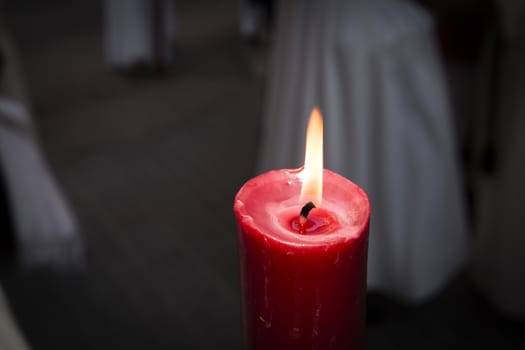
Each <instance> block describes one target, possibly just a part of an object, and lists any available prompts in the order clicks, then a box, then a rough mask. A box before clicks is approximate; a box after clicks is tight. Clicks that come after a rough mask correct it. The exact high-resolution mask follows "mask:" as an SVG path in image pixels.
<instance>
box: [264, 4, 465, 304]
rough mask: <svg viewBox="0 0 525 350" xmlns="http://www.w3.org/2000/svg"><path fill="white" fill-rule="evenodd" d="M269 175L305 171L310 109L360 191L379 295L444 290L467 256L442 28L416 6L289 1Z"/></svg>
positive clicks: (272, 99) (416, 297) (277, 59)
mask: <svg viewBox="0 0 525 350" xmlns="http://www.w3.org/2000/svg"><path fill="white" fill-rule="evenodd" d="M276 14H277V28H276V30H277V32H276V38H275V46H274V48H273V49H274V52H273V56H272V62H271V64H272V66H271V72H270V77H269V85H268V88H267V96H266V99H267V100H266V108H265V111H264V119H263V135H262V147H261V153H260V157H259V169H258V170H259V171H266V170H269V169H272V168H291V167H294V166H299V165H301V164H302V163H303V157H304V154H303V152H304V145H305V143H304V130H305V128H306V121H307V118H308V115H309V114H310V111H311V109H312V107H314V106H315V105H319V106H320V108H321V111H322V113H323V115H324V117H325V164H326V168H329V169H331V170H334V171H336V172H338V173H340V174H342V175H344V176H346V177H348V178H350V179H351V180H353V181H355V182H356V183H357V184H359V185H360V186H362V187H363V188H364V189H365V190H366V191H367V193H368V194H369V196H370V199H371V203H372V218H371V228H370V246H369V258H368V286H369V290H370V291H374V292H386V293H387V294H388V295H390V296H397V297H400V298H402V299H404V300H406V301H412V302H418V301H423V300H426V299H427V298H429V297H430V296H432V295H433V293H435V292H437V291H438V290H439V288H440V287H442V286H443V285H444V284H445V283H446V282H447V280H448V278H449V277H451V276H452V275H453V274H454V273H456V272H457V271H458V270H459V269H461V268H462V267H463V264H464V262H465V260H466V257H467V253H468V252H467V250H468V249H467V225H466V215H465V207H464V198H463V195H464V193H463V191H462V188H461V179H460V173H459V166H458V159H457V149H456V144H455V142H456V138H455V135H454V130H453V122H452V117H451V112H450V109H449V101H448V96H447V92H446V89H445V83H444V75H443V72H442V67H441V64H440V62H439V60H438V54H437V52H436V49H435V47H434V42H433V23H432V21H431V18H430V17H429V16H428V15H427V13H426V12H425V11H424V10H423V9H422V8H420V7H418V6H417V5H415V4H414V3H412V2H409V1H392V0H366V1H365V0H349V1H348V0H330V1H300V0H291V1H281V2H280V6H279V7H278V10H277V12H276Z"/></svg>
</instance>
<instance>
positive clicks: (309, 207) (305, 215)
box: [299, 202, 315, 223]
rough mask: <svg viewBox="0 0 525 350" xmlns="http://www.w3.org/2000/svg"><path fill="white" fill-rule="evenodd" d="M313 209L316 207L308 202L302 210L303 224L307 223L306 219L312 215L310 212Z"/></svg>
mask: <svg viewBox="0 0 525 350" xmlns="http://www.w3.org/2000/svg"><path fill="white" fill-rule="evenodd" d="M313 208H315V205H314V203H312V202H308V203H306V204H305V205H304V207H303V208H302V209H301V214H300V218H299V220H300V221H301V223H305V222H306V218H308V214H309V213H310V210H312V209H313Z"/></svg>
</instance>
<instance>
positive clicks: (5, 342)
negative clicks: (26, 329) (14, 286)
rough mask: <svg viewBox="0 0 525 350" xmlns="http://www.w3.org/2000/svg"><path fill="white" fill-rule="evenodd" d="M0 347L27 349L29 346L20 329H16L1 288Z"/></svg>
mask: <svg viewBox="0 0 525 350" xmlns="http://www.w3.org/2000/svg"><path fill="white" fill-rule="evenodd" d="M0 349H2V350H28V349H29V346H28V345H27V343H26V342H25V340H24V338H23V336H22V334H21V333H20V330H19V329H18V327H17V325H16V323H15V321H14V319H13V316H12V315H11V311H10V309H9V306H8V304H7V300H5V298H4V295H3V291H2V288H0Z"/></svg>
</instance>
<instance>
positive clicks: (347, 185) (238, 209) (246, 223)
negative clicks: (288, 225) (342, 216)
mask: <svg viewBox="0 0 525 350" xmlns="http://www.w3.org/2000/svg"><path fill="white" fill-rule="evenodd" d="M301 171H302V168H298V169H279V170H271V171H268V172H266V173H263V174H261V175H258V176H256V177H254V178H252V179H250V180H248V181H247V182H246V183H245V184H244V185H243V186H242V187H241V189H240V190H239V192H238V193H237V195H236V196H235V201H234V212H235V215H236V217H237V220H238V223H239V224H241V225H242V226H243V229H244V230H247V231H248V232H250V233H251V234H258V235H262V234H263V225H259V224H257V223H256V222H255V220H254V218H253V217H252V215H250V213H249V210H248V208H247V207H246V204H245V201H246V200H247V199H248V198H249V195H250V193H252V192H254V191H255V189H257V188H258V187H260V186H264V185H267V184H268V183H271V182H276V181H278V180H283V181H286V180H296V181H301V176H300V175H301V174H300V173H301ZM323 172H324V174H325V176H323V177H324V179H325V181H326V182H329V185H330V184H331V185H333V183H334V181H335V180H339V181H338V184H343V186H342V187H343V190H344V189H346V191H348V192H349V193H353V194H354V195H356V196H358V197H359V198H358V199H359V200H358V201H359V203H360V205H359V210H360V212H359V219H360V220H358V222H357V223H355V224H352V225H349V224H346V225H341V227H340V228H339V229H338V230H336V231H334V232H330V233H324V234H319V235H304V234H300V233H297V232H290V231H286V230H283V229H282V228H280V230H279V233H278V234H275V232H266V234H265V235H264V237H265V238H266V239H271V240H274V241H278V242H279V243H281V244H284V245H288V246H291V247H319V246H330V245H335V244H338V243H341V242H347V241H350V240H357V239H359V238H360V236H361V234H362V233H363V232H365V231H366V228H367V227H368V225H369V221H370V212H371V207H370V201H369V199H368V196H367V194H366V192H365V191H364V190H363V189H361V188H360V187H359V186H358V185H356V184H355V183H354V182H352V181H351V180H349V179H347V178H345V177H343V176H341V175H339V174H337V173H335V172H333V171H330V170H328V169H323ZM276 177H277V180H276V179H275V178H276ZM267 179H270V181H267ZM298 214H299V212H298Z"/></svg>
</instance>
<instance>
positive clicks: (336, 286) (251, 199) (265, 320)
mask: <svg viewBox="0 0 525 350" xmlns="http://www.w3.org/2000/svg"><path fill="white" fill-rule="evenodd" d="M306 148H307V151H306V157H305V166H304V167H303V168H299V169H295V170H290V169H283V170H274V171H270V172H267V173H265V174H262V175H259V176H257V177H255V178H253V179H251V180H249V181H248V182H247V183H246V184H244V186H243V187H242V188H241V189H240V190H239V192H238V193H237V196H236V197H235V203H234V212H235V216H236V219H237V225H238V233H239V250H240V262H241V290H242V313H243V327H244V338H245V342H246V348H247V349H249V350H259V349H264V350H280V349H286V350H294V349H319V350H328V349H333V350H337V349H345V350H348V349H362V348H364V331H365V289H366V257H367V243H368V225H369V220H370V204H369V201H368V197H367V195H366V194H365V192H364V191H363V190H362V189H361V188H359V187H358V186H357V185H355V184H354V183H352V182H351V181H349V180H348V179H345V178H344V177H342V176H340V175H338V174H336V173H334V172H331V171H329V170H326V169H323V164H322V153H323V151H322V118H321V115H320V113H319V111H318V110H316V109H315V110H314V111H313V112H312V116H311V118H310V123H309V126H308V132H307V147H306Z"/></svg>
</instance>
